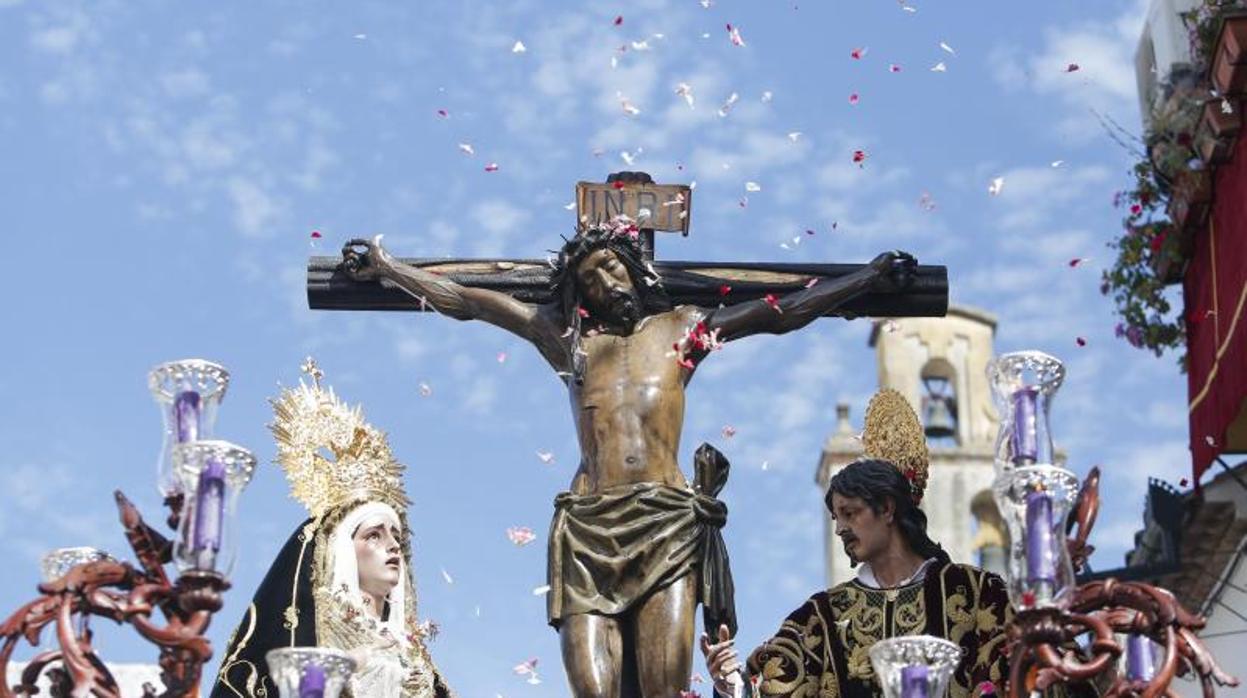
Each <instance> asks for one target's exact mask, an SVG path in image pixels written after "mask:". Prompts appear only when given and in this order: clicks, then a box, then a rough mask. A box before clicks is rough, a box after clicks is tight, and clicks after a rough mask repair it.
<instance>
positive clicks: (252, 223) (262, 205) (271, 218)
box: [225, 176, 285, 237]
mask: <svg viewBox="0 0 1247 698" xmlns="http://www.w3.org/2000/svg"><path fill="white" fill-rule="evenodd" d="M225 187H226V192H227V193H228V194H229V197H230V199H231V201H233V204H234V224H235V225H237V226H238V229H239V230H240V231H241V232H242V233H243V234H245V235H248V236H257V237H259V236H264V237H267V236H269V235H271V234H272V233H274V232H275V231H274V230H273V229H272V228H273V225H274V223H275V222H276V221H277V219H278V218H280V217H281V216H283V215H284V214H285V206H284V205H283V204H282V203H281V202H279V201H277V200H276V199H274V198H273V197H272V196H271V195H270V194H269V193H268V192H267V191H265V189H264V188H263V187H261V186H260V185H259V184H257V183H256V182H255V181H254V180H251V179H248V178H245V177H241V176H238V177H231V178H230V179H229V180H228V181H227V182H226V184H225Z"/></svg>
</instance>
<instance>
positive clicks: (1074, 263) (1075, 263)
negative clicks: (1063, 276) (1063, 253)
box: [1069, 257, 1091, 267]
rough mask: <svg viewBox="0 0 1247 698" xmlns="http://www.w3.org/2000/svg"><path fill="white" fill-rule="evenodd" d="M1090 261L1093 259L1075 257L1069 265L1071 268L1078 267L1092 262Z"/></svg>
mask: <svg viewBox="0 0 1247 698" xmlns="http://www.w3.org/2000/svg"><path fill="white" fill-rule="evenodd" d="M1090 261H1091V259H1090V258H1088V257H1075V258H1073V259H1071V260H1070V261H1069V265H1070V267H1076V266H1078V265H1079V264H1082V263H1083V262H1090Z"/></svg>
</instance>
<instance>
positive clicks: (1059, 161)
mask: <svg viewBox="0 0 1247 698" xmlns="http://www.w3.org/2000/svg"><path fill="white" fill-rule="evenodd" d="M1064 164H1065V161H1064V160H1053V161H1052V166H1053V167H1054V168H1056V167H1060V166H1061V165H1064Z"/></svg>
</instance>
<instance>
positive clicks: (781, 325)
mask: <svg viewBox="0 0 1247 698" xmlns="http://www.w3.org/2000/svg"><path fill="white" fill-rule="evenodd" d="M917 266H918V260H916V259H914V257H913V256H912V255H910V254H908V253H906V252H901V251H899V250H898V251H895V252H884V253H883V254H881V255H879V256H878V257H875V258H874V259H873V260H872V261H871V262H870V264H868V265H867V266H866V267H865V268H863V269H862V270H860V271H857V272H854V273H853V274H850V275H848V276H844V277H841V278H838V279H836V280H834V281H821V282H819V283H816V284H814V285H813V286H810V287H809V288H806V289H804V290H801V291H795V292H792V293H788V294H787V295H784V296H782V297H780V298H771V297H768V298H767V299H763V300H757V301H750V302H747V303H740V304H739V305H732V306H727V307H724V308H718V309H716V310H711V311H709V313H708V314H707V315H706V320H705V323H706V329H707V330H708V331H710V332H713V331H715V330H719V337H720V339H721V340H722V341H730V340H733V339H740V338H741V337H748V336H749V335H754V334H761V333H767V334H784V333H785V332H792V331H793V330H799V329H801V328H802V327H805V326H806V325H808V324H810V323H811V322H813V321H814V320H816V319H818V318H820V317H822V316H823V315H826V314H827V312H828V311H830V310H833V309H835V308H836V307H838V306H840V305H842V304H844V303H845V302H847V301H849V300H852V299H853V298H856V297H857V296H859V295H861V294H863V293H865V292H867V291H869V290H871V289H873V288H876V287H877V286H878V285H880V284H887V283H891V284H893V285H895V286H896V287H898V288H905V287H906V286H908V285H909V283H910V282H911V281H912V280H913V277H914V273H915V270H916V268H917Z"/></svg>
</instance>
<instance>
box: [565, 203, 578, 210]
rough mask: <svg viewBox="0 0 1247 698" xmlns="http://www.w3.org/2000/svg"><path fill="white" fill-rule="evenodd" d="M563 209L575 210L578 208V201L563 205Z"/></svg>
mask: <svg viewBox="0 0 1247 698" xmlns="http://www.w3.org/2000/svg"><path fill="white" fill-rule="evenodd" d="M563 209H564V210H566V211H574V210H575V209H576V202H575V201H573V202H571V203H570V204H567V205H566V206H564V207H563Z"/></svg>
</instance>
